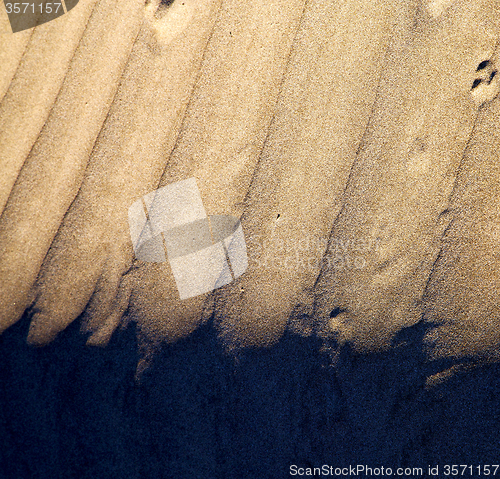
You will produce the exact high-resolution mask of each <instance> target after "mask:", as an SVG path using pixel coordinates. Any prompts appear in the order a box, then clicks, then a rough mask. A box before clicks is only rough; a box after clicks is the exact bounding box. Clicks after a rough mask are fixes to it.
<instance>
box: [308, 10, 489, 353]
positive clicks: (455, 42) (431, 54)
mask: <svg viewBox="0 0 500 479" xmlns="http://www.w3.org/2000/svg"><path fill="white" fill-rule="evenodd" d="M494 13H495V9H494V8H493V7H492V6H491V5H490V4H489V3H488V2H480V3H476V4H469V3H467V4H466V3H462V4H459V5H458V4H457V5H456V6H454V7H453V8H451V9H449V10H447V11H446V12H445V13H444V14H443V15H442V16H440V17H439V18H438V19H437V20H429V18H428V17H427V16H426V14H425V12H422V11H421V10H418V14H417V18H416V20H415V25H416V27H415V28H414V29H412V30H411V32H412V33H411V35H412V38H411V40H410V41H409V42H408V43H407V45H406V46H404V47H403V49H402V50H401V51H400V52H399V53H398V52H396V54H395V55H394V56H393V58H392V60H391V61H390V62H389V64H388V65H387V70H386V72H385V78H384V82H383V85H382V87H381V93H380V95H379V97H378V101H377V105H376V112H375V119H374V122H373V128H372V131H371V133H370V136H369V137H368V138H367V142H366V145H365V146H364V147H363V149H362V150H361V151H360V152H359V154H358V158H357V160H356V164H355V167H354V170H353V178H352V184H351V185H350V187H349V195H348V197H347V201H346V205H345V209H344V210H343V212H342V214H341V215H340V216H339V218H338V220H337V221H336V223H335V225H334V228H333V231H332V236H331V239H330V246H329V252H328V255H327V261H326V262H325V266H324V268H323V269H322V273H321V276H320V278H319V280H318V286H317V289H318V290H317V292H316V293H317V296H316V305H317V312H318V315H319V319H320V320H322V321H323V322H324V325H325V329H324V334H326V335H327V336H329V335H333V336H335V337H337V339H339V341H340V342H341V343H342V342H346V341H349V342H351V343H352V344H353V345H354V347H355V348H357V349H359V350H374V349H379V348H384V347H388V346H389V345H390V343H391V340H392V338H393V336H394V334H395V333H396V332H397V331H398V330H400V329H401V328H403V327H405V326H410V325H412V324H415V323H416V322H418V321H420V319H421V316H422V306H421V300H422V295H423V292H424V288H425V284H426V283H427V280H428V277H429V274H430V271H431V269H432V265H433V264H434V261H435V258H436V256H437V254H438V251H439V238H441V236H442V234H443V231H444V230H445V229H446V228H447V227H448V225H449V217H450V215H449V214H444V215H443V214H442V212H443V211H445V210H446V209H447V208H448V206H449V198H450V195H451V192H452V190H453V185H454V180H455V177H456V174H457V171H459V168H460V166H459V165H460V160H461V158H462V155H463V151H464V149H465V148H466V145H467V142H468V140H469V138H470V135H471V132H472V130H473V125H474V122H475V119H476V117H477V113H478V110H479V108H480V107H481V105H482V104H483V102H484V101H486V100H488V99H491V98H490V93H491V92H490V90H488V89H482V88H481V87H478V88H477V89H475V90H473V91H471V90H470V89H471V85H472V84H473V82H474V79H475V78H476V77H477V75H478V72H477V67H478V66H479V65H481V62H482V61H484V59H485V58H489V57H491V55H492V53H493V51H494V49H495V47H496V41H497V38H498V33H499V32H498V23H496V22H498V20H495V19H497V18H498V17H496V16H495V15H494ZM480 25H481V28H480ZM478 31H481V32H482V33H481V35H480V36H478V35H477V32H478ZM445 52H446V53H445ZM481 66H482V65H481ZM480 70H482V69H480ZM494 81H496V79H495V78H493V79H492V83H491V85H493V82H494ZM347 239H351V240H353V241H360V240H362V241H364V242H367V243H370V244H374V243H376V244H377V247H376V248H374V249H373V250H369V251H367V252H366V254H365V260H366V267H364V268H361V269H359V270H355V269H346V268H344V269H342V268H336V267H335V264H334V260H335V245H336V244H337V243H338V241H341V240H342V241H344V242H345V241H346V240H347ZM328 263H329V264H328ZM337 308H338V310H344V312H343V313H341V314H338V315H335V317H333V318H330V317H329V316H330V313H331V311H333V310H336V309H337Z"/></svg>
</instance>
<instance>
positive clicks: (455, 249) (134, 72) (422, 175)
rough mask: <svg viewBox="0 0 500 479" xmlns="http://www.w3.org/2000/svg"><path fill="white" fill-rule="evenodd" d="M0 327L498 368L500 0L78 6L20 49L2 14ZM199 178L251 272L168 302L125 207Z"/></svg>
mask: <svg viewBox="0 0 500 479" xmlns="http://www.w3.org/2000/svg"><path fill="white" fill-rule="evenodd" d="M0 22H1V24H0V62H1V63H0V65H1V66H0V212H1V216H0V332H3V331H5V330H6V329H7V328H9V327H10V326H12V325H13V324H15V323H16V322H17V321H19V320H20V318H21V317H23V315H25V316H27V317H29V319H30V321H31V323H30V330H29V334H28V337H27V340H28V342H30V343H32V344H35V345H44V344H47V343H49V342H51V341H52V340H53V339H54V338H55V337H56V336H57V335H58V334H59V333H61V332H62V331H63V330H64V329H65V328H66V327H67V326H68V325H69V324H71V323H72V322H73V321H75V320H77V319H78V321H80V322H81V328H82V333H86V334H88V335H89V339H88V344H89V345H100V346H105V345H106V344H107V343H108V341H109V339H110V337H111V336H112V334H113V333H114V331H115V330H116V329H117V328H119V327H120V326H121V325H124V324H127V323H128V322H130V321H134V322H136V323H137V324H138V326H139V328H138V331H139V334H140V337H141V341H142V342H143V344H145V345H146V344H147V345H153V346H151V347H153V348H154V347H155V345H158V344H160V343H161V342H163V341H167V342H173V341H176V340H178V339H180V338H183V337H186V336H188V335H189V334H190V333H192V332H193V331H194V330H195V329H196V328H197V327H198V326H199V325H201V324H202V323H203V322H206V321H209V320H210V321H213V322H214V324H215V325H216V327H217V329H218V332H219V336H220V339H221V341H223V343H224V345H225V346H226V348H227V349H228V350H235V349H237V348H241V347H252V346H259V347H266V346H270V345H272V344H274V343H276V342H277V341H278V340H279V339H280V337H281V336H282V334H283V333H284V331H285V330H286V329H287V328H290V329H292V330H293V331H294V332H296V333H298V334H301V335H304V336H309V335H311V334H317V335H319V336H320V337H322V338H325V339H331V338H333V339H335V341H337V343H338V344H339V345H343V344H346V343H348V344H350V345H352V347H353V348H354V349H357V350H359V351H376V350H383V349H387V348H390V347H391V344H392V341H393V339H394V337H395V336H396V335H397V334H398V332H400V331H401V330H402V329H404V328H407V327H410V326H412V325H415V324H417V323H419V322H421V321H424V322H427V323H428V324H429V325H430V326H431V330H430V331H429V333H428V334H427V336H426V337H425V344H426V348H428V352H429V355H430V356H432V357H434V358H439V357H457V356H474V357H476V356H477V357H481V358H488V359H495V358H497V357H498V351H499V341H500V336H499V334H500V333H499V332H500V312H499V310H498V304H499V294H500V290H499V285H500V283H499V274H500V273H499V271H500V263H499V258H500V256H499V255H500V249H499V247H500V214H499V206H498V201H497V198H498V191H497V190H498V183H499V180H500V176H499V175H500V170H499V168H498V143H499V141H500V137H499V134H498V127H499V126H500V106H499V102H498V99H497V98H496V97H497V94H498V91H499V81H500V75H498V74H497V69H498V67H499V59H498V54H499V52H498V41H499V38H500V3H499V2H498V1H496V0H477V1H475V2H470V1H465V0H463V1H438V0H411V1H407V0H404V1H403V0H350V1H345V2H331V1H329V0H266V1H264V0H257V1H254V2H240V1H238V0H197V1H195V0H173V1H171V2H159V1H158V0H149V1H147V2H146V3H145V2H144V0H119V1H118V0H80V1H79V2H78V5H77V6H75V7H74V8H73V9H72V10H71V11H69V12H68V13H67V14H65V15H63V16H61V17H59V18H57V19H56V20H53V21H50V22H47V23H45V24H43V25H39V26H37V27H35V28H33V29H30V30H25V31H22V32H19V33H16V34H13V33H11V32H10V31H9V24H8V18H7V16H6V14H5V12H4V10H3V9H2V8H0ZM187 178H195V179H196V182H197V185H198V188H199V190H200V193H201V195H202V197H203V202H204V206H205V209H206V211H207V213H208V214H210V215H232V216H235V217H237V218H240V219H241V225H242V228H243V231H244V234H245V239H246V243H247V253H248V260H249V264H248V269H247V271H246V272H245V273H244V274H243V275H242V276H241V277H239V278H238V279H236V280H235V281H233V282H232V283H230V284H228V285H226V286H223V287H222V288H220V289H217V290H215V291H213V292H211V293H206V294H203V295H199V296H196V297H193V298H189V299H186V300H181V299H180V297H179V293H178V291H177V288H176V283H175V280H174V278H173V275H172V271H171V269H170V266H169V263H168V261H166V262H163V263H147V262H144V261H140V260H138V259H136V258H135V256H134V252H133V248H132V243H131V239H130V232H129V224H128V217H127V212H128V208H129V207H130V205H131V204H132V203H134V202H135V201H137V200H139V199H140V198H142V197H143V196H144V195H146V194H147V193H149V192H151V191H153V190H155V189H157V188H160V187H163V186H166V185H168V184H170V183H173V182H176V181H180V180H184V179H187Z"/></svg>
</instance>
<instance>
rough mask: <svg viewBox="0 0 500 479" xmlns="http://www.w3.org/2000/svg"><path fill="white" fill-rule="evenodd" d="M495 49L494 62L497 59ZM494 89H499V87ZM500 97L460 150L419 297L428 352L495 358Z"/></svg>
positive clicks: (498, 339) (499, 335) (499, 336)
mask: <svg viewBox="0 0 500 479" xmlns="http://www.w3.org/2000/svg"><path fill="white" fill-rule="evenodd" d="M497 58H498V51H497V53H496V55H495V59H493V60H490V61H489V62H488V63H491V67H492V68H493V71H494V69H495V68H494V65H496V63H497V61H498V59H497ZM497 93H498V89H497ZM499 125H500V99H499V98H498V96H496V98H495V100H494V101H492V102H491V103H489V104H488V105H485V106H484V107H483V108H482V110H481V112H480V114H479V116H478V121H477V124H476V127H475V129H474V133H473V135H472V138H471V141H470V142H469V145H468V147H467V149H466V151H465V153H464V157H463V162H462V166H461V170H460V173H459V175H458V177H457V182H456V188H455V191H454V194H453V197H452V199H451V210H452V211H453V223H452V224H451V225H450V228H449V229H448V231H447V232H446V234H445V235H443V237H442V238H441V242H440V247H441V248H440V252H439V257H438V259H437V260H436V263H435V265H434V268H433V270H432V274H431V275H430V277H429V281H428V283H427V287H426V289H425V294H424V298H423V307H424V319H425V320H426V321H428V322H429V323H430V324H432V325H433V329H431V330H430V331H429V333H428V334H427V335H426V337H425V343H426V347H427V349H428V352H429V355H430V357H432V358H434V359H437V358H443V357H451V358H461V359H466V358H468V357H469V358H470V357H474V358H480V359H481V360H487V361H496V360H498V358H499V345H500V311H499V304H500V290H499V284H500V279H499V271H500V263H499V259H500V254H499V251H500V211H499V207H498V195H499V193H500V192H499V191H498V190H499V188H498V178H499V175H500V168H499V165H500V161H499V155H498V144H499V142H500V135H499V133H498V131H499V129H498V127H499Z"/></svg>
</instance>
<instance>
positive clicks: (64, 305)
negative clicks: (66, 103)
mask: <svg viewBox="0 0 500 479" xmlns="http://www.w3.org/2000/svg"><path fill="white" fill-rule="evenodd" d="M186 3H189V2H186ZM191 4H192V5H191V7H190V8H194V13H193V15H192V17H191V21H190V24H189V25H190V26H191V28H184V29H183V30H182V31H181V32H180V33H179V34H178V35H177V36H176V37H170V38H169V41H166V42H165V41H163V40H164V39H163V37H161V36H160V37H159V36H158V31H159V30H160V29H164V28H168V22H167V20H168V19H163V21H162V22H158V21H156V20H155V19H154V17H153V15H152V14H151V10H149V11H148V10H147V8H146V11H145V15H146V18H145V21H144V22H143V24H142V28H141V31H140V33H139V35H138V37H137V40H136V42H135V45H134V47H133V49H132V52H131V54H130V57H129V59H128V63H127V66H126V68H125V71H124V74H123V78H122V80H121V84H120V86H119V88H118V91H117V94H116V97H115V100H114V102H113V104H112V105H111V108H110V110H109V113H108V116H107V118H106V121H105V122H104V125H103V128H102V130H101V132H100V134H99V137H98V138H97V141H96V144H95V145H94V149H93V152H92V154H91V156H90V160H89V165H88V167H87V170H86V175H85V178H84V181H83V184H82V187H81V189H80V191H79V193H78V195H77V198H76V200H75V202H74V204H73V205H72V207H71V208H70V210H69V212H68V214H67V216H66V217H65V219H64V221H63V224H62V226H61V228H60V231H59V233H58V235H57V236H56V238H55V240H54V242H53V244H52V247H51V249H50V251H49V253H48V255H47V257H46V259H45V261H44V264H43V266H42V269H41V272H40V275H39V278H38V282H37V288H36V290H37V293H38V297H37V301H36V303H35V305H36V307H37V309H38V311H39V313H38V314H36V315H35V316H34V318H33V323H32V330H33V331H35V330H36V329H38V330H39V334H35V333H33V334H32V335H31V337H30V340H31V341H33V342H37V343H45V342H48V341H50V340H51V339H52V338H53V337H54V335H55V334H57V333H58V332H59V331H61V330H63V329H64V328H65V327H66V326H67V325H68V324H69V323H71V322H72V321H73V320H74V319H76V318H77V317H78V316H79V315H80V314H81V313H82V312H83V311H85V313H84V317H83V320H84V321H83V324H84V326H83V328H84V330H85V331H87V332H89V333H92V335H91V337H90V338H89V344H100V345H103V344H106V342H107V341H108V340H109V337H110V336H111V334H112V332H113V331H114V329H115V327H116V326H117V324H118V322H119V320H120V319H121V316H122V314H123V313H124V311H123V310H122V309H121V304H122V303H123V302H124V298H126V300H127V301H128V297H127V291H128V289H127V287H126V286H125V287H123V286H124V283H125V285H127V273H128V272H130V273H131V272H133V271H134V270H135V268H134V267H133V265H132V261H133V251H132V247H131V244H130V235H129V230H128V219H127V211H128V207H129V206H130V204H131V203H133V202H134V201H135V200H136V199H137V198H138V197H139V198H140V197H141V196H143V195H144V194H145V193H147V192H148V191H150V190H151V189H154V187H155V186H156V185H157V184H158V182H159V179H160V177H161V175H162V173H163V171H164V168H165V163H166V158H168V155H169V153H170V152H171V150H172V148H173V145H174V141H175V138H176V137H177V135H178V131H179V128H180V123H181V120H182V117H183V116H184V113H185V111H186V106H187V102H188V99H189V98H190V96H191V94H192V89H193V86H194V83H195V79H196V77H197V76H198V72H199V66H200V62H201V57H202V55H203V52H204V51H205V49H206V45H207V41H208V37H209V35H210V32H211V31H212V27H213V18H214V12H215V11H216V10H217V9H218V6H219V2H218V1H212V0H208V1H204V2H202V3H200V2H197V3H196V4H195V3H194V2H191ZM193 5H196V6H195V7H193ZM153 11H154V10H153ZM120 286H121V288H120V290H119V287H120ZM62 297H64V298H65V300H64V301H61V298H62Z"/></svg>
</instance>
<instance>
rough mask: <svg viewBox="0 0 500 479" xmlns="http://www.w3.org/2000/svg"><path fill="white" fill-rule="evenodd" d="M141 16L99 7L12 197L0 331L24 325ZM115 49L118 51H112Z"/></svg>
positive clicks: (0, 260)
mask: <svg viewBox="0 0 500 479" xmlns="http://www.w3.org/2000/svg"><path fill="white" fill-rule="evenodd" d="M139 3H140V2H139ZM141 13H142V6H141V5H140V4H138V2H137V1H136V0H127V1H123V2H116V0H105V1H102V2H100V3H99V6H98V7H97V9H96V11H95V12H94V13H93V15H92V17H91V19H90V21H89V24H88V26H87V28H86V31H85V35H84V38H83V39H82V41H81V42H80V43H79V46H78V48H77V50H76V53H75V55H74V57H73V60H72V62H71V64H70V66H69V70H68V74H67V75H66V77H65V79H64V82H63V84H62V86H61V88H60V91H59V93H58V95H57V99H56V100H55V104H54V106H53V107H52V109H51V111H50V114H49V116H48V119H47V121H46V122H45V125H44V127H43V129H42V131H41V133H40V135H39V136H38V139H37V140H36V142H35V144H34V145H33V147H32V149H31V152H30V154H29V155H28V158H27V159H26V161H25V162H24V165H23V168H22V170H21V172H20V174H19V176H18V178H17V180H16V183H15V185H14V187H13V189H12V191H11V192H10V196H9V200H8V202H7V205H6V207H5V209H4V211H3V213H2V217H1V219H0V244H1V245H2V249H1V250H0V276H1V277H2V278H6V280H5V281H2V283H0V298H1V301H2V304H1V308H0V331H3V330H4V329H5V328H7V327H8V326H10V325H11V324H13V323H14V322H15V321H17V319H19V317H20V316H21V315H22V313H23V311H24V309H25V308H26V306H27V305H28V303H29V302H30V290H31V288H32V286H33V283H34V281H35V280H36V277H37V274H38V272H39V269H40V266H41V264H42V262H43V259H44V257H45V255H46V253H47V251H48V249H49V247H50V244H51V243H52V240H53V238H54V236H55V235H56V233H57V230H58V228H59V226H60V224H61V221H62V219H63V217H64V214H65V212H66V211H67V210H68V207H69V206H70V204H71V203H72V201H73V199H74V198H75V196H76V195H77V192H78V190H79V188H80V186H81V182H82V180H83V176H84V172H85V168H86V166H87V161H88V158H89V155H90V153H91V151H92V147H93V144H94V142H95V139H96V137H97V135H98V133H99V130H100V129H101V127H102V124H103V122H104V119H105V117H106V114H107V112H108V110H109V107H110V104H111V102H112V100H113V97H114V95H115V93H116V89H117V82H118V81H119V78H120V76H121V73H122V71H123V68H124V66H125V62H126V59H127V57H128V55H129V53H130V49H131V48H132V45H133V42H134V40H135V38H136V36H137V32H138V30H139V26H140V19H141ZM72 17H73V16H70V17H69V20H71V18H72ZM110 19H112V20H110ZM110 22H112V23H113V28H111V29H110V28H109V24H110ZM52 23H53V24H54V25H55V24H58V22H52ZM52 23H50V24H48V25H47V27H51V26H52ZM61 24H62V25H66V24H65V23H64V22H62V23H61ZM110 44H113V45H114V46H115V48H114V49H110V48H109V45H110ZM9 111H10V110H9ZM27 111H28V112H29V111H30V110H29V108H27ZM11 113H13V112H11Z"/></svg>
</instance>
